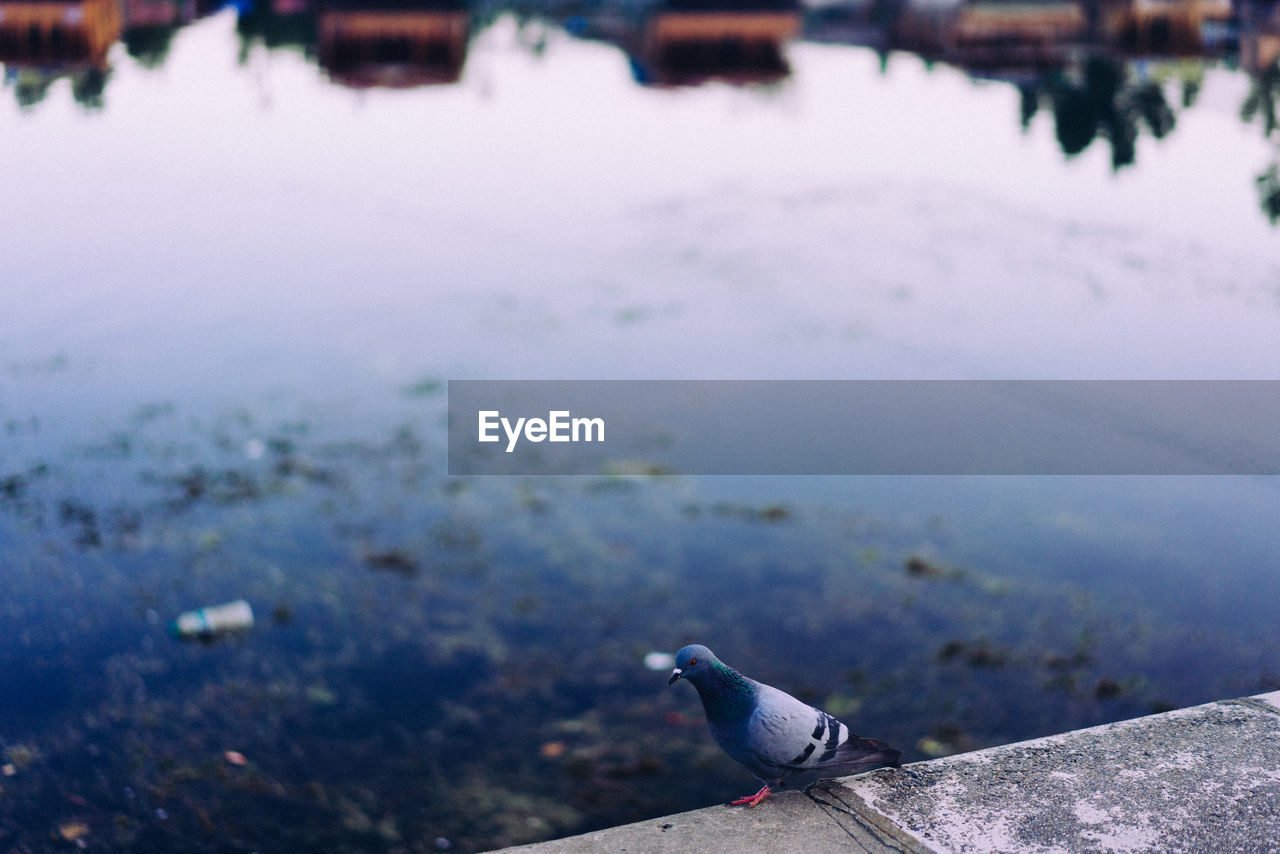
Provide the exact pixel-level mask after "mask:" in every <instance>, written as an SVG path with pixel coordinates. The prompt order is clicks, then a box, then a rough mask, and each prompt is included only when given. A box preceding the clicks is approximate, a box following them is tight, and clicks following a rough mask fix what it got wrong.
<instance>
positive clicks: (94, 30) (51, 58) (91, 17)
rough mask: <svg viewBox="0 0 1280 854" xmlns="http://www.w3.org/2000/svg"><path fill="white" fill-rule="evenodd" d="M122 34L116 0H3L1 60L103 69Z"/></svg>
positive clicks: (0, 29)
mask: <svg viewBox="0 0 1280 854" xmlns="http://www.w3.org/2000/svg"><path fill="white" fill-rule="evenodd" d="M119 37H120V6H119V4H118V3H117V2H116V0H77V2H58V0H6V2H0V62H5V63H12V64H17V65H41V66H89V67H93V68H98V69H104V68H106V64H107V48H109V47H111V45H112V43H113V42H115V40H116V39H117V38H119Z"/></svg>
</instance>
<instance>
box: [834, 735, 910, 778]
mask: <svg viewBox="0 0 1280 854" xmlns="http://www.w3.org/2000/svg"><path fill="white" fill-rule="evenodd" d="M901 759H902V751H900V750H894V749H893V748H892V747H890V746H889V745H887V744H885V743H884V742H883V741H880V740H879V739H877V738H859V737H858V736H856V735H850V736H849V738H848V739H847V740H846V741H845V743H844V744H842V745H840V747H839V748H838V749H837V750H836V752H835V754H834V755H832V757H831V758H830V759H828V760H827V761H826V762H823V763H822V767H823V768H831V767H839V768H846V769H848V770H849V771H850V772H851V773H855V774H857V773H861V772H862V771H870V770H871V769H873V768H884V767H889V768H897V767H898V765H899V764H900V760H901Z"/></svg>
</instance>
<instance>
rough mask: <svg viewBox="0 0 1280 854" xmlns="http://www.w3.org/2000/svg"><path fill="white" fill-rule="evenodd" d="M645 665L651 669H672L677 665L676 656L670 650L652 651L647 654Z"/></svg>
mask: <svg viewBox="0 0 1280 854" xmlns="http://www.w3.org/2000/svg"><path fill="white" fill-rule="evenodd" d="M644 666H645V667H647V668H648V669H650V670H670V669H671V668H673V667H675V666H676V657H675V656H674V655H672V654H671V653H669V652H651V653H648V654H647V655H645V657H644Z"/></svg>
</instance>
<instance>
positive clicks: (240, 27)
mask: <svg viewBox="0 0 1280 854" xmlns="http://www.w3.org/2000/svg"><path fill="white" fill-rule="evenodd" d="M271 6H272V4H270V3H265V2H263V3H254V4H252V5H251V6H250V7H249V8H248V9H244V10H241V11H239V12H238V13H237V16H236V35H237V36H238V37H239V40H240V49H239V61H240V64H241V65H243V64H244V63H245V62H247V61H248V58H249V51H250V49H251V48H252V46H253V44H254V42H259V41H260V42H262V43H263V44H264V45H265V46H266V47H267V48H268V49H273V48H279V47H292V48H296V49H298V50H299V52H300V53H302V54H303V55H304V56H307V57H311V56H313V55H314V53H315V45H316V16H315V14H314V13H313V12H312V11H311V7H310V5H307V6H305V7H299V9H298V11H295V12H289V13H284V14H280V13H277V12H275V11H274V10H273V9H272V8H271Z"/></svg>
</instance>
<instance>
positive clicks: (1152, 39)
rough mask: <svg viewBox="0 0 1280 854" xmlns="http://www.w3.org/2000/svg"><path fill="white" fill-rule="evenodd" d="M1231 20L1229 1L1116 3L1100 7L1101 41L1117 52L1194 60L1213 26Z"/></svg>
mask: <svg viewBox="0 0 1280 854" xmlns="http://www.w3.org/2000/svg"><path fill="white" fill-rule="evenodd" d="M1230 20H1231V0H1118V2H1111V3H1107V4H1105V5H1104V8H1103V12H1102V16H1101V22H1100V23H1101V29H1102V35H1103V37H1104V38H1105V39H1106V40H1107V41H1108V42H1109V43H1110V44H1112V45H1114V46H1115V47H1117V48H1119V49H1120V50H1123V51H1126V52H1129V53H1134V54H1140V55H1148V54H1158V55H1163V56H1196V55H1200V54H1202V53H1204V52H1205V50H1206V48H1207V47H1208V46H1209V42H1210V41H1211V40H1212V38H1211V37H1212V27H1213V25H1215V24H1217V25H1225V24H1226V23H1227V22H1228V21H1230Z"/></svg>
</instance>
